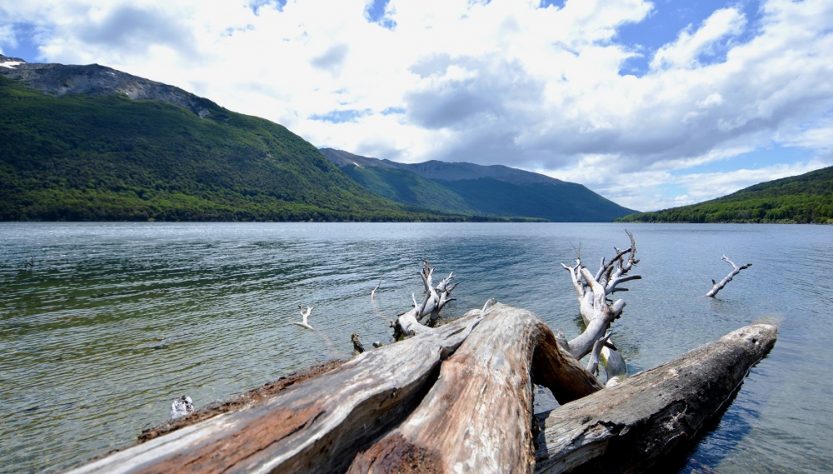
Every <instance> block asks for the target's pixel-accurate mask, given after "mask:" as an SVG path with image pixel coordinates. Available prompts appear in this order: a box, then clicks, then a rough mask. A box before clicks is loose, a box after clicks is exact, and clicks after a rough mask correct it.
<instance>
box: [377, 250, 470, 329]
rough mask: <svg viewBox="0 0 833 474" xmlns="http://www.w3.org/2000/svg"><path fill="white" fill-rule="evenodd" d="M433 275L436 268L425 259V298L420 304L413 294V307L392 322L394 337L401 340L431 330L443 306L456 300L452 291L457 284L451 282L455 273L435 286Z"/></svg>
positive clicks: (422, 272)
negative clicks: (452, 295)
mask: <svg viewBox="0 0 833 474" xmlns="http://www.w3.org/2000/svg"><path fill="white" fill-rule="evenodd" d="M433 276H434V268H433V267H431V265H430V264H429V263H428V261H427V260H423V261H422V271H421V272H420V277H422V286H423V290H424V292H425V299H424V300H423V301H422V303H421V304H420V303H417V300H416V296H415V295H413V294H412V295H411V299H412V300H413V303H414V304H413V308H411V309H410V310H409V311H407V312H405V313H402V314H400V315H399V316H398V317H397V318H396V321H394V322H393V323H392V326H393V337H394V339H396V340H401V339H404V338H405V337H408V336H413V335H416V334H422V333H426V332H430V328H432V327H434V326H436V324H437V322H438V320H439V317H440V311H441V310H442V309H443V307H445V305H446V304H448V303H449V302H451V301H454V298H452V297H451V292H452V291H453V290H454V288H455V287H456V286H457V284H456V283H451V280H452V279H453V278H454V273H453V272H452V273H449V274H448V276H447V277H445V278H443V279H442V281H440V283H438V284H437V286H434V283H433ZM423 323H425V324H423Z"/></svg>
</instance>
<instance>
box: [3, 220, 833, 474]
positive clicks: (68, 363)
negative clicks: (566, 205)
mask: <svg viewBox="0 0 833 474" xmlns="http://www.w3.org/2000/svg"><path fill="white" fill-rule="evenodd" d="M629 228H630V229H631V230H632V231H633V232H634V234H635V235H636V238H637V241H638V248H639V257H640V259H641V262H640V263H639V265H638V267H637V270H638V273H640V274H641V275H642V276H643V279H642V280H640V281H635V282H632V283H631V284H629V287H630V288H631V291H630V292H628V293H622V295H624V298H625V299H626V301H627V303H628V305H627V307H626V308H625V312H624V315H623V317H622V318H621V319H620V320H618V321H616V323H615V326H614V331H615V339H616V343H617V345H618V347H619V348H620V349H622V350H623V352H624V355H625V357H626V359H627V361H628V362H629V366H630V370H631V371H632V372H636V371H639V370H643V369H645V368H650V367H653V366H655V365H657V364H659V363H662V362H665V361H668V360H670V359H672V358H674V357H676V356H678V355H680V354H682V353H683V352H685V351H687V350H689V349H691V348H693V347H695V346H697V345H699V344H703V343H705V342H708V341H711V340H713V339H716V338H718V337H720V336H721V335H723V334H724V333H726V332H729V331H731V330H733V329H736V328H738V327H739V326H742V325H745V324H748V323H751V322H754V321H759V320H775V321H778V322H779V324H780V335H779V339H778V343H777V344H776V346H775V349H774V350H773V352H772V353H771V355H770V356H769V357H768V358H767V359H766V360H764V361H763V362H762V363H761V364H759V365H758V366H757V367H755V368H754V369H753V370H752V371H751V373H750V375H749V377H748V379H747V380H746V382H745V383H744V385H743V387H742V389H741V391H740V393H739V394H738V396H737V398H736V399H735V401H734V403H733V404H732V406H731V407H730V408H729V410H728V411H727V412H726V414H725V415H724V417H723V419H722V421H721V422H720V423H719V424H718V425H717V426H716V427H715V429H714V430H713V431H711V432H710V433H709V434H708V435H707V436H706V437H705V438H704V439H703V440H702V441H701V442H700V443H699V445H698V447H697V448H696V449H695V451H694V452H693V455H692V457H691V459H689V461H688V463H687V464H686V465H684V467H683V470H684V471H692V470H693V471H708V470H711V469H714V470H717V471H719V472H785V471H805V472H818V471H830V470H833V454H832V453H831V449H830V448H831V446H833V404H831V403H830V401H831V393H833V382H832V381H833V369H831V367H833V364H831V363H830V361H831V360H833V345H831V343H830V338H829V336H828V334H829V332H830V322H831V311H830V310H831V307H833V283H831V281H833V279H831V274H833V270H832V269H831V268H833V266H831V263H833V262H831V251H833V227H830V226H827V227H821V226H787V225H783V226H774V225H773V226H770V225H636V224H630V225H629ZM623 229H624V227H623V225H620V224H424V223H423V224H312V223H302V224H232V223H228V224H216V223H200V224H195V223H187V224H185V223H184V224H172V223H168V224H163V223H106V224H101V223H25V224H23V223H20V224H18V223H5V224H0V288H1V289H2V291H0V410H1V411H2V413H0V415H2V416H0V470H2V471H4V472H27V471H41V470H60V469H62V468H66V467H68V466H72V465H75V464H78V463H79V462H82V461H83V460H85V459H87V458H89V457H90V456H93V455H96V454H100V453H102V452H106V451H108V450H110V449H112V448H116V447H119V446H124V445H126V444H129V443H131V442H132V441H133V440H135V438H136V435H137V434H138V433H139V432H140V431H141V430H142V429H144V428H148V427H151V426H154V425H157V424H160V423H162V422H164V421H166V419H167V417H168V415H169V410H170V402H171V399H173V398H174V397H176V396H179V395H181V394H188V395H190V396H191V397H192V398H193V399H194V401H195V404H196V405H197V407H198V408H199V407H200V406H204V405H207V404H209V403H211V402H213V401H217V400H222V399H226V398H228V397H230V396H232V395H234V394H238V393H241V392H243V391H246V390H247V389H250V388H253V387H256V386H258V385H260V384H263V383H264V382H267V381H270V380H273V379H276V378H278V377H280V376H281V375H285V374H287V373H289V372H291V371H295V370H299V369H303V368H305V367H308V366H310V365H312V364H314V363H317V362H322V361H325V360H328V359H331V358H345V357H349V356H350V352H351V349H352V347H351V344H350V334H351V333H353V332H357V333H360V334H361V336H362V339H363V340H364V342H365V343H366V344H368V345H369V343H370V342H371V341H375V340H379V341H383V342H388V341H389V340H390V336H391V331H390V328H389V327H388V320H390V319H392V318H393V317H394V316H395V315H396V314H397V313H399V312H401V311H403V310H405V309H407V308H408V307H409V305H410V300H411V293H412V292H416V293H417V294H419V292H420V291H421V282H420V280H419V277H418V271H419V266H420V262H421V261H422V259H423V258H427V259H428V260H429V261H430V262H431V263H432V264H433V265H434V266H435V267H436V269H437V272H438V273H444V272H448V271H454V273H455V275H456V276H457V278H458V279H459V281H460V285H459V287H458V288H457V290H456V291H455V295H456V297H457V301H456V302H454V303H452V304H451V305H450V306H449V307H447V310H446V311H445V313H446V314H451V315H459V314H462V313H463V312H464V311H465V310H467V309H469V308H473V307H480V306H481V305H482V304H483V302H484V301H485V300H486V299H487V298H489V297H495V298H497V299H498V300H500V301H501V302H504V303H508V304H512V305H516V306H521V307H524V308H528V309H530V310H532V311H534V312H536V313H537V314H538V315H540V316H541V317H542V318H543V319H544V320H545V321H546V322H547V323H549V324H550V326H551V327H553V328H562V329H564V330H565V332H566V333H567V334H568V335H574V334H576V333H577V332H578V330H579V329H578V327H577V322H576V318H577V303H576V301H575V298H574V296H573V291H572V288H571V286H570V282H569V277H568V274H567V272H565V271H564V270H563V269H562V268H561V266H560V265H559V264H560V263H561V262H570V261H572V260H573V259H574V258H575V255H576V251H577V249H579V248H580V250H581V255H582V257H584V260H585V262H586V263H587V264H588V265H589V266H591V267H592V268H593V269H595V267H596V265H597V262H598V260H599V259H600V258H601V257H602V256H603V255H608V254H610V253H611V252H612V248H613V246H614V245H617V246H620V247H625V246H627V238H626V236H625V234H624V232H623ZM724 253H725V254H726V255H729V256H730V257H731V258H733V259H734V260H735V261H736V262H737V263H747V262H751V263H753V266H752V267H751V268H750V269H748V270H745V271H744V272H743V273H741V274H740V275H739V276H738V277H737V278H735V280H734V281H733V282H732V283H731V284H730V285H729V286H728V287H727V288H726V289H725V290H724V291H723V292H722V293H720V295H719V298H718V299H710V298H706V297H704V296H703V295H704V293H705V292H706V291H707V290H708V288H709V287H710V286H711V282H710V279H711V278H715V279H719V278H721V277H723V276H724V275H725V274H726V273H727V272H728V270H729V267H728V265H726V264H725V263H724V262H722V261H721V260H720V257H721V255H722V254H724ZM31 258H33V259H34V261H33V265H32V266H31V269H29V268H28V267H27V266H26V265H25V264H24V262H26V261H29V259H31ZM380 279H381V280H384V282H383V284H382V288H381V290H380V292H379V294H378V296H377V298H376V300H375V301H371V299H370V297H369V293H370V290H371V289H372V288H373V286H374V285H375V284H376V283H377V282H378V281H379V280H380ZM299 304H303V305H312V306H314V310H313V313H312V316H311V318H310V322H311V324H312V325H313V326H315V327H316V329H317V330H316V331H308V330H304V329H302V328H300V327H298V326H295V325H291V324H289V323H290V321H293V320H296V319H299V316H298V312H297V306H298V305H299Z"/></svg>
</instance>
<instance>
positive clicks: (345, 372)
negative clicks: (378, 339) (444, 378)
mask: <svg viewBox="0 0 833 474" xmlns="http://www.w3.org/2000/svg"><path fill="white" fill-rule="evenodd" d="M480 319H481V316H480V315H479V311H477V312H475V313H472V314H471V315H470V316H469V317H466V318H461V319H460V320H458V321H455V322H452V323H450V324H448V325H446V326H442V327H440V328H437V329H436V330H432V331H431V332H430V333H427V334H423V335H418V336H415V337H413V338H411V339H408V340H406V341H403V342H400V343H397V344H392V345H387V346H384V347H381V348H379V349H375V350H371V351H367V352H364V353H362V354H360V355H358V356H356V357H355V358H353V359H352V360H350V361H349V362H346V363H344V364H343V365H342V366H340V367H339V368H337V369H335V370H333V371H331V372H327V373H324V374H322V375H320V376H318V377H315V378H312V379H309V380H306V381H304V382H301V383H299V384H298V385H296V386H293V387H289V388H287V389H286V390H285V391H284V392H281V393H280V394H278V395H276V396H275V397H274V398H273V399H270V400H268V401H266V402H265V403H263V404H260V405H257V406H254V407H251V408H248V409H244V410H241V411H237V412H232V413H228V414H223V415H219V416H216V417H214V418H210V419H208V420H205V421H202V422H199V423H197V424H194V425H191V426H187V427H185V428H182V429H179V430H177V431H174V432H172V433H169V434H166V435H164V436H161V437H159V438H155V439H153V440H151V441H148V442H146V443H143V444H139V445H137V446H134V447H131V448H128V449H126V450H124V451H120V452H117V453H115V454H112V455H110V456H108V457H105V458H103V459H101V460H98V461H95V462H93V463H91V464H88V465H86V466H82V467H80V468H78V469H76V470H75V471H72V472H74V473H126V472H130V473H138V472H225V471H233V472H310V471H317V472H334V471H340V470H344V469H345V468H346V467H347V466H348V465H349V463H350V461H351V460H352V458H353V455H354V454H355V452H357V451H358V450H359V449H361V448H362V447H363V446H366V445H367V444H369V443H370V441H372V440H373V439H375V438H376V437H378V436H379V435H381V434H382V433H384V432H385V431H386V430H388V429H390V428H391V427H393V426H394V425H395V424H396V423H398V422H399V421H401V420H402V419H404V418H405V416H407V414H408V413H409V412H410V411H411V410H412V409H413V408H414V406H415V405H416V404H417V403H418V402H419V400H420V399H421V398H422V396H423V395H424V394H425V393H426V391H427V390H428V389H429V388H430V387H431V385H432V384H433V383H434V382H435V380H436V378H437V374H438V373H439V367H440V363H441V361H442V360H443V359H444V358H446V357H447V356H448V354H450V353H453V352H454V350H456V349H457V347H458V346H459V345H460V344H461V343H462V342H463V340H465V338H466V337H467V336H468V334H469V333H470V332H471V330H472V328H473V327H474V326H475V325H476V324H477V323H478V322H479V320H480Z"/></svg>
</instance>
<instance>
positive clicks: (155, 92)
mask: <svg viewBox="0 0 833 474" xmlns="http://www.w3.org/2000/svg"><path fill="white" fill-rule="evenodd" d="M0 76H2V77H5V78H7V79H12V80H16V81H20V82H22V83H24V84H25V85H26V86H28V87H31V88H33V89H36V90H39V91H41V92H44V93H46V94H50V95H56V96H63V95H67V94H84V95H111V94H117V95H123V96H126V97H128V98H130V99H133V100H158V101H161V102H165V103H168V104H171V105H175V106H178V107H183V108H185V109H188V110H189V111H191V112H193V113H194V114H196V115H199V116H200V117H212V118H219V117H222V116H224V115H225V113H224V109H223V108H222V107H220V106H219V105H217V104H215V103H214V102H212V101H210V100H208V99H204V98H202V97H197V96H196V95H194V94H191V93H189V92H186V91H184V90H182V89H180V88H178V87H174V86H169V85H167V84H162V83H159V82H155V81H151V80H149V79H144V78H142V77H137V76H133V75H131V74H127V73H125V72H122V71H118V70H116V69H112V68H109V67H106V66H101V65H98V64H88V65H83V66H79V65H64V64H57V63H27V62H26V61H24V60H22V59H19V58H11V57H7V56H3V55H0Z"/></svg>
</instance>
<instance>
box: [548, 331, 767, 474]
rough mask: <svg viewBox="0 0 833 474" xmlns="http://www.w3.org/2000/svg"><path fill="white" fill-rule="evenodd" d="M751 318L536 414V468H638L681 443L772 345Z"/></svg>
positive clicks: (644, 467)
mask: <svg viewBox="0 0 833 474" xmlns="http://www.w3.org/2000/svg"><path fill="white" fill-rule="evenodd" d="M776 335H777V329H776V327H775V326H773V325H769V324H754V325H751V326H746V327H743V328H741V329H738V330H737V331H734V332H731V333H729V334H727V335H726V336H723V337H722V338H721V339H720V340H718V341H715V342H713V343H710V344H708V345H705V346H702V347H700V348H698V349H695V350H693V351H691V352H689V353H687V354H685V355H683V356H682V357H680V358H678V359H676V360H674V361H672V362H670V363H667V364H664V365H661V366H659V367H657V368H654V369H651V370H648V371H646V372H643V373H641V374H637V375H635V376H633V377H630V378H629V379H626V380H625V381H624V382H622V383H621V384H619V385H617V386H615V387H611V388H606V389H604V390H601V391H599V392H596V393H594V394H592V395H589V396H587V397H584V398H582V399H580V400H577V401H574V402H572V403H568V404H566V405H563V406H561V407H558V408H556V409H555V410H552V411H550V412H548V413H546V414H542V415H539V416H538V418H537V422H538V425H539V427H540V431H539V433H538V435H537V437H536V446H537V447H536V453H535V457H536V462H537V464H536V471H541V472H564V471H579V472H634V471H636V472H638V471H644V470H647V469H649V468H650V467H652V466H653V467H657V463H661V462H662V460H663V459H666V456H668V455H670V454H673V453H675V452H678V449H682V448H683V447H686V446H687V445H688V444H689V442H690V441H692V440H693V439H694V438H695V437H696V436H697V434H698V433H699V432H700V430H701V428H702V427H703V426H704V424H705V423H706V422H707V421H708V420H709V419H710V418H712V417H713V416H714V415H715V414H717V413H719V412H720V411H721V409H723V408H724V407H725V406H726V405H727V404H728V403H729V402H730V400H731V397H732V395H733V394H734V393H735V392H736V391H737V390H738V388H739V387H740V384H741V382H742V380H743V378H744V377H745V375H746V374H747V372H748V371H749V368H750V367H751V366H752V365H754V364H755V363H756V362H758V361H759V360H761V359H762V358H763V357H764V356H765V355H766V354H767V353H768V352H769V351H770V349H771V348H772V347H773V345H774V344H775V339H776Z"/></svg>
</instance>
